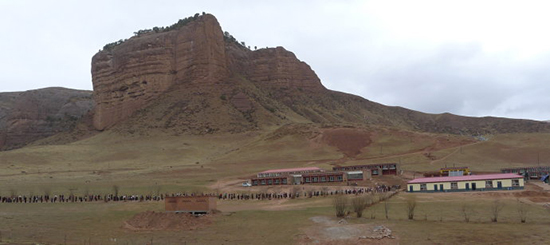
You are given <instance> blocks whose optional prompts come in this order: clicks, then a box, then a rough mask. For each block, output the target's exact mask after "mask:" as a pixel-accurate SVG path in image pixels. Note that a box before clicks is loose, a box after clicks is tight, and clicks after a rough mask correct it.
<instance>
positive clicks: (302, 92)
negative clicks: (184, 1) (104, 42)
mask: <svg viewBox="0 0 550 245" xmlns="http://www.w3.org/2000/svg"><path fill="white" fill-rule="evenodd" d="M92 78H93V86H94V100H95V114H94V120H93V121H94V126H95V128H96V129H98V130H105V129H109V128H113V127H117V126H118V125H122V126H120V127H119V128H118V129H119V130H127V131H131V132H136V131H146V130H147V129H152V128H157V129H170V130H171V132H173V133H175V134H181V133H191V134H204V133H214V132H242V131H248V130H257V129H260V128H262V127H266V126H274V125H283V124H289V123H290V124H292V123H316V124H344V125H349V124H358V125H367V124H374V125H385V126H390V127H398V128H402V129H407V130H418V131H424V132H435V133H453V134H474V135H475V134H485V133H499V132H506V133H510V132H541V131H548V130H549V128H550V127H549V124H548V123H543V122H536V121H529V120H513V119H502V118H470V117H461V116H455V115H450V114H441V115H434V114H425V113H421V112H417V111H412V110H408V109H405V108H400V107H388V106H384V105H381V104H378V103H375V102H371V101H369V100H366V99H363V98H361V97H358V96H354V95H349V94H345V93H340V92H335V91H330V90H328V89H326V88H325V87H324V86H323V85H322V84H321V82H320V79H319V78H318V77H317V75H316V74H315V72H314V71H313V70H312V69H311V68H310V67H309V65H307V64H306V63H304V62H302V61H300V60H299V59H298V58H297V57H296V56H295V55H294V54H293V53H292V52H290V51H287V50H285V49H284V48H282V47H277V48H265V49H259V50H254V51H252V50H250V49H248V48H246V47H244V45H241V44H239V43H238V42H236V41H235V39H234V38H233V37H232V36H230V35H228V33H224V32H223V31H222V29H221V27H220V25H219V23H218V21H217V20H216V18H215V17H214V16H212V15H209V14H203V15H202V16H199V15H196V16H195V17H193V18H192V20H191V21H189V23H187V22H186V24H185V25H182V26H178V28H171V29H166V30H165V29H163V30H162V31H158V29H157V30H156V31H147V32H144V33H141V34H139V35H136V36H134V37H132V38H130V39H128V40H126V41H124V42H121V43H117V45H115V46H110V47H109V48H105V49H104V50H102V51H100V52H98V53H97V54H96V55H95V56H94V57H93V59H92Z"/></svg>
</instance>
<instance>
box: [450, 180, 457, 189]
mask: <svg viewBox="0 0 550 245" xmlns="http://www.w3.org/2000/svg"><path fill="white" fill-rule="evenodd" d="M451 190H458V183H457V182H451Z"/></svg>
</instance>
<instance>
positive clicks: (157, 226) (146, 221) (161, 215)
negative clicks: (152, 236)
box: [123, 211, 214, 231]
mask: <svg viewBox="0 0 550 245" xmlns="http://www.w3.org/2000/svg"><path fill="white" fill-rule="evenodd" d="M213 216H214V215H203V216H194V215H192V214H184V213H166V212H153V211H148V212H143V213H138V214H136V215H134V217H132V218H131V219H129V220H127V221H126V222H124V225H123V228H125V229H127V230H131V231H158V230H196V229H200V228H203V227H206V226H208V225H210V224H211V223H212V221H213V219H214V217H213Z"/></svg>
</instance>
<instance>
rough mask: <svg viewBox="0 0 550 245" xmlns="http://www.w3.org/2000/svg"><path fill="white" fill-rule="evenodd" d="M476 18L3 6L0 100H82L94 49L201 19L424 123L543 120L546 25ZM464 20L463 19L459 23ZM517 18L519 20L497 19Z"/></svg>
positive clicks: (331, 10) (388, 6)
mask: <svg viewBox="0 0 550 245" xmlns="http://www.w3.org/2000/svg"><path fill="white" fill-rule="evenodd" d="M395 4H404V6H406V7H407V8H409V9H407V11H401V10H399V9H396V8H394V7H393V5H395ZM468 4H473V5H475V6H476V7H475V8H470V7H468ZM430 7H434V8H440V9H436V10H441V12H438V11H435V10H433V9H430ZM485 7H491V6H490V4H489V5H488V4H481V5H479V4H478V3H477V2H476V1H464V2H461V4H460V5H453V7H452V8H449V7H448V6H445V4H443V3H441V2H438V1H435V2H433V1H424V0H419V1H415V2H414V4H412V3H411V2H410V1H403V2H399V3H387V2H383V1H286V0H281V1H275V2H261V1H243V0H239V1H208V2H206V3H197V2H187V1H185V2H183V1H167V0H161V1H156V2H155V3H151V2H150V1H104V0H98V1H93V2H80V1H68V0H64V1H63V0H60V1H25V0H21V1H1V2H0V9H2V15H0V29H1V30H3V35H2V38H0V47H2V48H3V54H2V55H1V56H0V92H1V91H20V90H28V89H34V88H41V87H49V86H63V87H69V88H79V89H91V88H92V86H91V76H90V61H91V57H92V56H93V55H94V54H95V52H97V51H98V50H99V49H100V48H101V47H103V45H104V44H106V43H109V42H113V41H116V40H119V39H123V38H128V37H130V36H131V35H132V33H133V32H134V31H137V30H139V29H145V28H151V27H154V26H167V25H170V24H172V23H174V22H176V21H177V20H178V19H180V18H184V17H187V16H191V15H193V14H194V13H197V12H202V11H205V12H209V13H213V14H214V15H216V17H217V18H218V21H219V22H220V23H221V25H222V28H223V29H224V30H226V31H229V32H230V33H231V34H233V35H234V36H235V37H236V38H237V39H239V40H241V41H245V42H246V43H247V45H250V46H252V47H254V46H258V47H266V46H269V47H274V46H283V47H285V48H287V49H288V50H290V51H293V52H294V53H295V54H296V55H297V57H298V58H299V59H301V60H303V61H305V62H307V63H308V64H309V65H310V66H311V67H312V68H313V69H314V70H315V71H316V73H317V74H318V75H319V77H320V78H321V80H322V82H323V84H325V86H326V87H328V88H330V89H333V90H338V91H344V92H349V93H353V94H357V95H360V96H362V97H365V98H366V99H369V100H372V101H376V102H380V103H383V104H387V105H392V106H402V107H406V108H411V109H414V110H419V111H423V112H429V113H442V112H451V113H454V114H461V115H470V116H502V117H519V118H531V119H540V120H547V119H550V110H548V109H547V107H548V105H549V102H550V101H549V100H550V99H549V97H548V96H547V95H548V94H549V92H550V83H548V80H549V79H550V74H549V71H550V69H548V68H549V67H548V66H549V65H548V64H550V62H549V61H550V53H549V50H548V48H547V42H546V41H547V40H546V37H544V36H537V35H538V34H537V33H540V30H539V31H538V32H536V30H537V28H538V27H539V25H537V23H543V22H541V21H542V20H545V18H546V17H545V16H547V15H545V12H544V11H542V12H541V11H535V12H533V13H532V11H531V10H529V9H523V8H521V6H519V5H518V6H516V5H510V4H503V5H502V6H501V7H502V9H501V11H500V12H491V13H489V12H485V11H483V8H485ZM454 8H459V10H460V11H462V12H460V15H456V14H453V13H454V12H456V11H454V10H453V9H454ZM470 9H472V11H473V12H472V13H470V14H471V15H470V16H472V17H471V18H470V19H467V20H460V21H459V18H458V17H459V16H464V15H465V14H468V13H465V12H464V11H469V10H470ZM540 9H544V8H542V7H541V8H540ZM451 10H453V11H451ZM474 10H475V11H474ZM527 10H529V11H527ZM506 11H508V12H506ZM412 13H414V14H412ZM491 14H494V16H490V15H491ZM515 14H529V15H522V16H523V17H524V18H520V17H521V16H518V18H516V19H515V20H514V21H513V22H511V21H507V20H506V19H501V18H503V17H506V16H509V15H515ZM488 15H489V16H488ZM457 16H458V17H457ZM478 17H479V19H475V18H478ZM482 17H483V18H482ZM485 19H488V20H489V21H487V22H484V20H485ZM524 19H525V20H526V21H531V22H525V23H520V21H522V20H524ZM533 30H535V32H532V31H533ZM493 33H495V34H494V36H491V35H492V34H493ZM510 45H511V46H510Z"/></svg>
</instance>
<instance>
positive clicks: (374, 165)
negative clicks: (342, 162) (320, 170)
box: [333, 163, 397, 169]
mask: <svg viewBox="0 0 550 245" xmlns="http://www.w3.org/2000/svg"><path fill="white" fill-rule="evenodd" d="M392 165H395V166H397V163H373V164H363V165H350V166H335V167H333V169H342V168H364V167H367V168H368V167H377V166H392Z"/></svg>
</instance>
